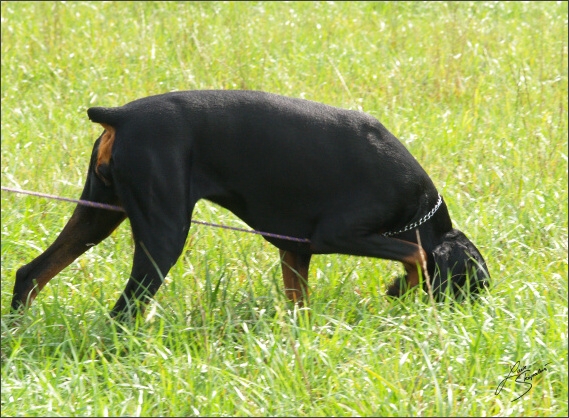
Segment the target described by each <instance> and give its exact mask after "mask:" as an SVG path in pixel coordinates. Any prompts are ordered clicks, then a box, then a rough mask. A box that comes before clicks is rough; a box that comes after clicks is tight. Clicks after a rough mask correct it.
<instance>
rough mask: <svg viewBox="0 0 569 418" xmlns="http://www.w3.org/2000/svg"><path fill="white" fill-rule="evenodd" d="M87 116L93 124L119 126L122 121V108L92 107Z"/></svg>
mask: <svg viewBox="0 0 569 418" xmlns="http://www.w3.org/2000/svg"><path fill="white" fill-rule="evenodd" d="M87 115H89V119H91V121H92V122H95V123H100V124H101V125H102V124H105V125H110V126H115V127H116V126H117V125H118V124H120V122H121V120H122V112H121V108H120V107H91V108H89V109H87Z"/></svg>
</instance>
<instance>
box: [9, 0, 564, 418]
mask: <svg viewBox="0 0 569 418" xmlns="http://www.w3.org/2000/svg"><path fill="white" fill-rule="evenodd" d="M1 7H2V29H1V30H2V46H1V48H2V63H1V70H2V71H1V80H2V84H1V91H2V132H1V134H2V150H1V152H2V167H1V170H2V177H1V180H2V185H3V186H12V187H22V188H25V189H31V190H36V191H41V192H45V193H52V194H57V195H61V196H69V197H78V195H79V194H80V192H81V190H82V185H83V182H84V180H85V173H86V169H87V162H88V156H89V155H90V152H91V147H92V142H93V141H94V139H95V138H96V136H97V135H98V134H99V128H98V127H96V126H94V125H93V124H91V123H90V122H89V121H88V119H87V116H86V113H85V110H86V108H87V107H89V106H93V105H100V106H112V105H120V104H124V103H126V102H128V101H130V100H133V99H135V98H138V97H141V96H146V95H150V94H156V93H162V92H166V91H170V90H182V89H204V88H216V89H217V88H220V89H235V88H240V89H259V90H266V91H270V92H275V93H280V94H284V95H290V96H295V97H303V98H307V99H311V100H315V101H320V102H324V103H327V104H331V105H336V106H341V107H346V108H350V109H361V110H363V111H366V112H368V113H370V114H372V115H374V116H376V117H378V118H379V119H380V120H381V121H382V122H383V123H384V124H385V125H386V126H387V127H388V129H390V130H391V131H392V132H393V133H394V134H395V135H397V136H398V137H399V138H400V139H401V140H402V141H403V142H404V143H405V145H406V146H407V147H408V148H409V149H410V150H411V152H412V153H413V154H414V155H415V156H416V158H417V159H418V160H419V161H420V162H421V164H422V165H423V166H424V167H425V169H426V170H427V172H429V173H430V175H431V177H432V178H433V180H434V182H435V184H436V185H437V186H438V188H439V189H440V191H441V193H442V194H443V195H444V196H445V199H446V201H447V203H448V204H449V208H450V211H451V215H452V217H453V221H454V223H455V224H456V226H457V227H459V228H460V229H462V230H463V231H465V232H466V233H467V235H468V236H469V237H470V238H472V240H473V241H474V242H475V243H476V244H477V246H478V247H479V248H480V250H481V251H482V253H483V254H484V256H485V258H486V260H487V262H488V265H489V267H490V271H491V275H492V277H493V279H494V281H493V288H492V289H491V291H490V292H489V293H488V294H487V295H485V296H484V297H483V300H482V303H480V304H477V305H475V306H471V305H465V306H460V307H456V308H454V309H451V308H449V307H448V306H444V305H442V306H431V305H430V304H429V303H425V302H424V301H423V299H422V296H421V295H420V294H419V293H417V292H416V293H414V294H412V295H410V296H408V297H407V298H405V299H404V300H401V301H396V302H392V301H388V300H387V299H386V298H385V297H384V296H383V292H384V290H385V286H386V284H387V283H388V282H389V281H390V280H391V278H392V277H393V276H395V275H397V274H399V273H401V267H400V266H399V265H397V264H395V263H391V262H387V261H378V260H372V259H365V258H357V257H345V256H319V257H316V258H315V259H314V262H313V265H312V268H311V278H310V280H311V288H312V300H311V315H310V316H308V315H307V313H306V311H301V312H299V311H294V310H293V311H291V309H290V306H288V305H287V304H286V302H285V300H284V299H283V297H282V285H281V283H280V268H279V264H278V256H277V252H276V250H275V249H274V248H272V247H271V246H270V245H269V244H268V243H266V242H264V241H263V240H262V239H260V238H258V237H255V236H251V235H247V234H242V233H236V232H227V231H221V230H216V229H211V228H207V227H203V226H200V227H198V226H193V227H192V230H191V234H190V239H189V240H188V244H187V248H186V251H184V253H183V256H182V257H181V259H180V261H179V262H178V264H176V265H175V267H174V268H173V269H172V271H171V273H170V275H169V279H168V283H167V285H165V286H163V288H162V289H161V290H160V292H159V293H158V295H157V298H156V303H155V304H154V305H153V306H152V309H151V310H150V312H149V315H147V318H146V321H144V322H142V323H140V324H138V326H136V327H133V328H131V329H129V330H126V331H125V332H123V333H122V334H117V332H116V330H115V328H114V325H113V324H111V323H110V322H109V321H108V316H107V312H108V309H109V307H110V306H112V304H113V303H114V301H115V300H116V298H117V297H118V295H119V293H120V292H121V291H122V288H123V286H124V283H125V281H126V279H127V277H128V272H129V269H130V257H131V253H132V240H131V237H130V230H129V227H128V223H125V224H124V225H122V226H121V227H120V228H119V229H118V230H117V231H116V232H115V233H114V234H113V235H112V236H111V237H110V238H109V239H107V240H106V241H105V242H104V243H102V244H100V245H99V246H98V247H96V248H93V249H92V250H90V251H89V252H88V253H87V254H85V255H84V256H83V257H81V258H80V259H79V260H77V261H76V262H74V263H73V264H72V265H71V266H70V267H69V268H67V269H66V270H64V271H63V272H62V273H61V274H60V275H59V276H58V277H57V278H56V279H54V280H53V281H52V282H51V283H50V284H49V285H48V286H47V287H46V288H45V289H44V291H43V292H42V293H41V294H40V296H39V297H38V298H37V300H36V303H35V305H34V306H33V307H32V308H31V309H30V310H29V311H28V312H27V313H26V315H25V317H24V318H23V319H22V321H21V324H20V326H19V327H15V326H14V324H13V322H12V321H11V320H10V317H9V315H8V312H9V302H10V297H11V290H12V286H13V280H14V274H15V271H16V269H17V268H18V267H19V266H21V265H22V264H24V263H26V262H28V261H30V260H31V259H33V258H34V257H35V256H37V255H38V254H39V253H40V252H41V251H42V250H43V249H45V248H46V247H47V245H48V244H49V243H50V242H51V241H52V240H53V239H54V238H55V237H56V236H57V233H58V232H59V231H60V229H61V228H62V226H63V225H64V224H65V222H66V220H67V219H68V217H69V215H70V213H71V211H72V210H73V207H72V205H69V204H66V203H58V202H55V201H49V200H45V199H40V198H35V197H24V196H16V195H13V194H8V193H5V192H2V226H1V232H2V247H1V248H2V329H1V332H2V343H1V348H2V357H1V358H2V391H1V402H2V404H1V406H2V415H3V416H4V415H5V416H12V415H30V416H35V415H37V416H60V415H63V416H77V415H129V416H138V415H147V416H172V415H265V416H273V415H276V416H284V415H301V416H307V415H394V416H413V415H465V416H467V415H482V416H487V415H512V416H517V415H537V416H550V415H557V416H567V413H568V411H567V393H568V391H567V372H568V370H567V290H568V289H567V274H568V271H567V216H568V213H567V198H568V196H567V35H568V33H567V3H566V2H557V3H542V2H539V3H537V2H536V3H531V2H524V3H511V2H510V3H478V2H475V3H469V2H460V3H458V2H457V3H430V2H420V3H419V2H417V3H415V2H411V3H391V2H390V3H356V2H349V3H330V2H318V3H313V2H303V3H295V2H291V3H263V2H259V3H257V2H255V3H243V2H235V3H234V2H224V3H217V2H213V3H173V2H171V3H153V2H144V3H113V2H105V3H90V2H66V3H55V2H45V3H35V2H34V3H25V2H2V6H1ZM195 219H198V220H203V221H213V222H218V223H224V224H230V225H238V226H239V225H241V223H240V221H239V220H238V219H236V218H235V217H234V216H232V215H231V214H229V213H227V212H226V211H224V210H222V209H220V208H218V207H215V206H213V205H210V204H207V203H205V202H202V203H200V204H199V205H198V208H197V210H196V212H195ZM516 361H520V368H521V367H522V366H525V365H527V366H530V367H529V370H531V372H534V371H538V370H539V369H540V368H544V367H545V368H546V370H545V371H543V372H542V373H540V374H539V375H536V376H535V377H534V378H533V380H532V384H533V387H532V388H531V390H530V391H529V392H528V393H527V394H525V395H524V396H522V397H521V398H520V399H519V400H517V401H513V399H514V398H516V397H518V396H519V395H521V394H523V392H524V391H525V388H526V385H523V384H519V383H516V382H514V381H513V379H508V380H507V381H506V382H505V385H504V387H503V389H502V390H501V392H499V393H498V394H497V389H498V388H499V385H500V383H501V381H503V380H504V379H505V378H507V376H508V372H509V371H510V370H511V368H512V366H513V365H514V364H515V362H516ZM500 387H501V386H500Z"/></svg>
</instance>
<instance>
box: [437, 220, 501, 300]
mask: <svg viewBox="0 0 569 418" xmlns="http://www.w3.org/2000/svg"><path fill="white" fill-rule="evenodd" d="M432 256H433V258H434V264H433V267H432V268H433V271H430V272H429V273H430V276H431V280H432V283H431V284H432V290H433V296H435V298H436V299H437V300H441V299H442V298H443V297H444V295H445V294H448V295H450V296H452V297H453V298H454V299H462V297H461V296H463V297H467V296H471V295H472V296H473V295H476V294H477V293H479V292H480V290H481V289H483V288H485V287H488V285H489V278H490V275H489V274H488V267H487V266H486V262H485V261H484V258H483V257H482V255H481V254H480V252H479V251H478V249H477V248H476V247H475V246H474V244H473V243H472V242H471V241H470V240H469V239H468V238H467V237H466V235H464V234H463V233H462V232H461V231H459V230H457V229H453V230H451V231H450V232H447V233H446V234H445V235H444V236H443V242H442V243H441V244H440V245H438V246H437V247H435V249H434V250H433V252H432Z"/></svg>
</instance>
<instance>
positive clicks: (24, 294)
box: [12, 193, 126, 311]
mask: <svg viewBox="0 0 569 418" xmlns="http://www.w3.org/2000/svg"><path fill="white" fill-rule="evenodd" d="M82 198H83V199H85V198H87V199H88V200H95V199H89V195H88V194H86V193H84V194H83V196H82ZM108 203H114V202H108ZM125 217H126V215H125V214H124V213H122V212H116V211H111V210H106V209H96V208H91V207H85V206H77V208H76V209H75V211H74V212H73V215H72V216H71V219H69V221H68V222H67V224H66V225H65V227H64V228H63V230H62V231H61V233H60V234H59V236H58V237H57V239H56V240H55V241H54V242H53V244H51V245H50V246H49V248H48V249H47V250H45V251H44V252H43V253H42V254H41V255H40V256H38V257H37V258H35V259H34V260H33V261H31V262H30V263H29V264H26V265H25V266H23V267H21V268H20V269H19V270H18V271H17V273H16V282H15V285H14V293H13V297H12V310H13V311H16V310H18V309H20V308H21V307H23V306H26V305H28V304H30V303H31V302H32V301H33V300H34V299H35V297H36V296H37V294H38V293H39V291H40V290H41V289H42V288H43V287H44V286H45V285H46V284H47V283H48V282H49V281H50V280H51V279H52V278H53V277H54V276H55V275H56V274H57V273H59V272H60V271H61V270H63V269H64V268H65V267H67V266H68V265H69V264H71V263H72V262H73V260H75V259H76V258H77V257H79V256H80V255H81V254H83V253H84V252H85V251H87V250H88V249H89V248H91V247H92V246H94V245H96V244H98V243H99V242H101V241H102V240H103V239H105V238H106V237H107V236H109V234H110V233H111V232H112V231H113V230H114V229H115V228H116V227H117V226H118V225H119V224H120V223H121V222H122V221H123V220H124V219H125Z"/></svg>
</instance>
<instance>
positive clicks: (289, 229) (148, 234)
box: [12, 91, 489, 316]
mask: <svg viewBox="0 0 569 418" xmlns="http://www.w3.org/2000/svg"><path fill="white" fill-rule="evenodd" d="M88 114H89V118H90V119H91V120H92V121H93V122H97V123H100V124H101V125H102V126H103V128H104V129H105V131H104V132H103V134H102V135H101V136H100V137H99V138H98V139H97V141H96V142H95V146H94V148H93V153H92V156H91V161H90V164H89V171H88V174H87V181H86V183H85V188H84V190H83V194H82V195H81V199H84V200H89V201H94V202H103V203H108V204H114V205H120V206H122V207H123V208H124V211H125V212H124V213H122V212H113V211H110V210H105V209H96V208H91V207H85V206H77V208H76V209H75V212H74V213H73V216H72V217H71V219H70V220H69V222H68V223H67V225H66V226H65V228H64V229H63V231H62V232H61V234H60V235H59V237H58V238H57V239H56V240H55V242H54V243H53V244H52V245H51V246H50V247H49V248H48V249H47V250H46V251H45V252H44V253H43V254H41V255H40V256H39V257H37V258H36V259H35V260H33V261H32V262H30V263H29V264H27V265H25V266H23V267H21V268H20V269H19V270H18V272H17V274H16V283H15V286H14V295H13V299H12V308H13V309H14V310H18V309H19V308H20V307H22V306H25V305H26V304H29V303H31V301H32V300H33V299H34V298H35V297H36V295H37V293H38V292H39V291H40V290H41V289H42V288H43V287H44V286H45V285H46V284H47V283H48V282H49V281H50V280H51V279H52V278H53V277H54V276H55V275H56V274H57V273H58V272H60V271H61V270H62V269H63V268H64V267H66V266H67V265H69V264H70V263H71V262H72V261H73V260H75V259H76V258H77V257H78V256H79V255H80V254H82V253H83V252H85V251H86V250H87V249H89V248H90V247H91V246H92V245H94V244H97V243H99V242H100V241H102V240H103V239H105V238H106V237H107V236H108V235H109V234H110V233H111V232H112V231H113V230H114V229H115V228H116V227H117V226H118V225H119V224H120V223H121V222H122V221H123V220H124V219H125V218H126V217H128V218H129V219H130V223H131V226H132V232H133V236H134V242H135V250H134V261H133V266H132V272H131V276H130V279H129V281H128V284H127V286H126V289H125V291H124V293H123V294H122V295H121V296H120V298H119V300H118V301H117V303H116V305H115V307H114V308H113V310H112V315H113V316H117V315H124V314H128V315H133V314H135V313H136V312H138V311H140V310H141V309H142V307H143V306H144V305H145V303H146V302H148V299H149V298H151V297H152V296H153V295H154V294H155V293H156V291H157V290H158V288H159V287H160V285H161V284H162V281H163V278H164V277H165V276H166V274H167V273H168V271H169V270H170V268H171V267H172V265H173V264H174V263H175V262H176V260H177V259H178V257H179V255H180V253H181V252H182V249H183V247H184V243H185V241H186V237H187V234H188V230H189V228H190V219H191V217H192V211H193V209H194V205H195V204H196V202H197V201H198V200H200V199H202V198H203V199H208V200H210V201H212V202H215V203H217V204H219V205H221V206H223V207H225V208H227V209H229V210H230V211H231V212H233V213H234V214H235V215H237V216H238V217H239V218H241V219H242V220H243V221H245V222H246V223H247V224H248V225H249V226H251V227H252V228H254V229H256V230H260V231H266V232H271V233H275V234H281V235H286V236H292V237H299V238H307V239H309V240H310V242H309V243H299V242H293V241H289V240H285V239H278V238H267V240H268V241H270V242H271V243H272V244H274V245H275V246H276V247H277V248H278V249H279V250H280V253H281V259H282V269H283V277H284V285H285V291H286V294H287V296H288V297H289V298H290V299H291V300H294V301H296V302H299V303H301V302H302V299H303V297H304V299H305V300H306V296H307V294H308V291H307V290H308V289H307V282H308V266H309V262H310V257H311V256H312V254H327V253H341V254H350V255H357V256H369V257H377V258H383V259H389V260H396V261H400V262H402V263H403V265H404V266H405V270H406V273H407V274H406V276H405V277H404V278H401V279H397V280H396V281H395V282H394V283H393V284H392V285H391V286H390V287H389V289H388V294H389V295H393V296H398V295H400V294H401V293H403V292H404V291H405V290H406V289H408V288H411V287H413V286H416V285H418V284H419V283H420V276H421V275H422V276H423V277H430V283H429V284H430V287H431V289H432V292H433V294H434V295H435V296H436V297H439V296H440V295H443V294H445V292H447V294H451V295H456V294H457V293H460V292H466V293H476V292H477V291H478V289H479V288H482V287H485V286H487V283H488V278H489V275H488V270H487V267H486V263H485V262H484V259H483V258H482V255H481V254H480V253H479V252H478V250H477V248H476V247H475V246H474V245H473V244H472V242H470V241H469V240H468V238H466V236H465V235H464V234H463V233H462V232H460V231H458V230H456V229H453V227H452V224H451V220H450V217H449V214H448V211H447V207H446V204H445V202H444V201H443V200H442V198H441V197H440V195H439V193H438V192H437V189H436V188H435V186H434V185H433V183H432V181H431V179H430V178H429V176H428V175H427V173H425V171H424V170H423V169H422V168H421V166H420V165H419V163H418V162H417V161H416V160H415V158H413V156H412V155H411V154H410V153H409V152H408V151H407V149H406V148H405V147H404V146H403V145H402V144H401V143H400V142H399V141H398V140H397V139H396V138H395V137H394V136H393V135H392V134H391V133H390V132H388V131H387V129H385V127H384V126H383V125H382V124H381V123H379V122H378V121H377V120H376V119H375V118H373V117H371V116H369V115H367V114H364V113H361V112H355V111H348V110H343V109H338V108H334V107H330V106H326V105H323V104H320V103H315V102H310V101H306V100H301V99H292V98H287V97H282V96H278V95H274V94H269V93H263V92H255V91H186V92H174V93H167V94H163V95H158V96H152V97H147V98H143V99H140V100H136V101H134V102H131V103H128V104H126V105H124V106H122V107H116V108H103V107H94V108H91V109H89V110H88ZM417 232H418V233H417ZM418 237H419V239H418ZM419 240H420V241H419ZM421 273H423V274H421Z"/></svg>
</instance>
